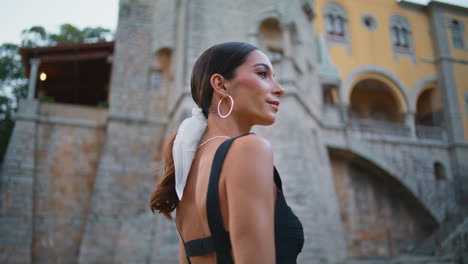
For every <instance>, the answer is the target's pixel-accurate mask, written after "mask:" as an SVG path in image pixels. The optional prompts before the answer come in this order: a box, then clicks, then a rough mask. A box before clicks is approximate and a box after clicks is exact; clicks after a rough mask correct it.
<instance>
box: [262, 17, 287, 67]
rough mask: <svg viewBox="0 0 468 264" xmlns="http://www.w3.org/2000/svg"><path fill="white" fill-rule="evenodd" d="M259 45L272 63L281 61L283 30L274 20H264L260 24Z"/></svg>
mask: <svg viewBox="0 0 468 264" xmlns="http://www.w3.org/2000/svg"><path fill="white" fill-rule="evenodd" d="M259 44H260V46H261V47H262V48H263V50H264V51H265V54H266V55H267V56H268V57H269V58H270V60H271V62H272V63H277V62H280V61H281V60H282V58H283V55H284V38H283V30H282V29H281V27H280V23H279V21H278V20H277V19H276V18H268V19H265V20H264V21H262V23H261V24H260V27H259Z"/></svg>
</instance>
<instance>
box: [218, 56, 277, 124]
mask: <svg viewBox="0 0 468 264" xmlns="http://www.w3.org/2000/svg"><path fill="white" fill-rule="evenodd" d="M226 85H227V88H228V93H229V94H230V95H231V96H232V98H233V99H234V108H233V110H232V114H234V117H235V118H237V119H239V120H240V121H242V122H247V123H249V125H251V126H253V125H271V124H273V123H274V122H275V119H276V113H277V112H278V110H279V104H280V102H279V97H280V96H281V95H283V93H284V90H283V88H281V86H280V85H279V84H278V83H277V82H276V80H275V74H274V71H273V67H272V65H271V62H270V60H269V59H268V57H267V56H266V55H265V54H263V53H262V52H261V51H259V50H254V51H252V52H251V53H250V54H249V55H248V57H247V59H246V60H245V62H244V63H243V64H241V65H240V66H239V67H238V68H237V69H236V70H235V72H234V78H233V79H231V80H229V81H227V83H226ZM224 101H225V102H227V103H229V104H230V103H231V102H229V101H230V100H229V99H228V98H225V99H224ZM225 102H223V104H225V105H227V103H225ZM223 113H224V112H223Z"/></svg>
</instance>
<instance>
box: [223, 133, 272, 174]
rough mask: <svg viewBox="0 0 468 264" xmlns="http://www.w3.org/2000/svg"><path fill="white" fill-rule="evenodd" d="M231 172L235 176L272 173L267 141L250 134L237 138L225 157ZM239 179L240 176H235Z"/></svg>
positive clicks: (270, 155)
mask: <svg viewBox="0 0 468 264" xmlns="http://www.w3.org/2000/svg"><path fill="white" fill-rule="evenodd" d="M226 159H227V163H228V164H229V165H228V166H229V167H230V169H231V172H232V173H233V174H236V175H245V176H247V177H248V175H249V174H251V173H254V174H256V175H261V174H264V173H262V172H267V173H268V174H271V172H272V171H273V151H272V147H271V144H270V142H268V140H266V139H264V138H262V137H260V136H257V135H255V134H250V135H247V136H243V137H240V138H237V139H236V140H235V141H234V142H233V144H232V146H231V149H230V150H229V154H228V156H227V157H226ZM236 177H238V178H239V177H241V178H242V176H236Z"/></svg>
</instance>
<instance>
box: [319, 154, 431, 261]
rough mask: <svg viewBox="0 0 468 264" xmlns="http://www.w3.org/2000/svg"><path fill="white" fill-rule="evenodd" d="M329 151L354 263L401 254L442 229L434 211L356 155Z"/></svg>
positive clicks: (390, 177) (341, 213)
mask: <svg viewBox="0 0 468 264" xmlns="http://www.w3.org/2000/svg"><path fill="white" fill-rule="evenodd" d="M328 150H329V155H330V160H331V164H332V171H333V177H334V182H335V189H336V193H337V197H338V203H339V206H340V215H341V219H342V222H343V226H344V230H345V235H346V241H347V250H348V255H349V256H350V257H383V256H393V255H396V254H400V253H402V252H405V251H406V250H410V249H412V248H414V247H417V246H418V245H419V244H420V243H421V242H422V241H424V240H425V239H426V238H427V237H428V236H429V235H430V234H431V233H433V232H434V230H435V229H436V228H437V222H436V221H435V219H434V218H433V217H432V215H431V214H430V213H429V212H428V210H427V209H426V208H424V206H423V205H422V204H421V203H420V202H419V200H418V199H417V198H416V197H414V196H413V195H412V193H411V192H410V191H408V189H407V188H406V187H405V186H404V185H402V184H401V183H400V182H399V181H398V180H397V179H395V178H394V177H392V176H391V175H390V174H388V173H387V172H385V171H384V170H382V169H381V168H379V167H377V166H376V165H375V164H374V163H372V162H371V161H369V160H367V159H364V158H363V157H361V156H358V155H357V154H355V153H352V152H350V151H347V150H344V149H336V148H329V149H328Z"/></svg>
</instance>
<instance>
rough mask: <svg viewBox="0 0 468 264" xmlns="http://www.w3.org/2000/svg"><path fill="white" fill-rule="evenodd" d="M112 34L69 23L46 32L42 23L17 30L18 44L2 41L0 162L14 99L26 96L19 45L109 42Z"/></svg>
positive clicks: (98, 28) (0, 68) (0, 54)
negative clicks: (54, 31) (56, 31)
mask: <svg viewBox="0 0 468 264" xmlns="http://www.w3.org/2000/svg"><path fill="white" fill-rule="evenodd" d="M112 39H113V33H112V32H111V31H110V30H109V29H104V28H101V27H95V28H93V27H86V28H84V29H79V28H77V27H75V26H73V25H70V24H63V25H61V26H60V27H59V32H58V33H48V32H47V31H46V30H45V29H44V27H42V26H33V27H31V28H28V29H25V30H23V31H22V32H21V44H20V46H19V45H17V44H13V43H4V44H2V45H1V46H0V163H1V162H2V161H3V157H4V155H5V151H6V147H7V145H8V141H9V139H10V136H11V132H12V129H13V126H14V121H13V118H12V115H13V113H14V111H16V108H17V105H18V101H19V100H20V99H21V98H25V97H26V96H27V78H26V76H25V74H24V70H23V66H22V64H21V56H20V54H19V48H20V47H41V46H54V45H60V44H67V43H93V42H101V41H111V40H112Z"/></svg>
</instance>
